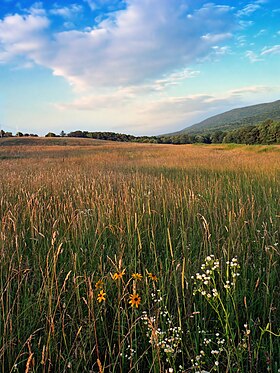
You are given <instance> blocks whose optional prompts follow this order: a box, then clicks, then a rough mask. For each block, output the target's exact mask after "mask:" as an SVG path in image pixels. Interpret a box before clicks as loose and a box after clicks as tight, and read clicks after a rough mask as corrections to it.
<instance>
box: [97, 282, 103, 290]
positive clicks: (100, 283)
mask: <svg viewBox="0 0 280 373" xmlns="http://www.w3.org/2000/svg"><path fill="white" fill-rule="evenodd" d="M103 285H104V282H103V281H102V280H98V281H97V282H96V284H95V289H97V290H98V289H101V288H102V287H103Z"/></svg>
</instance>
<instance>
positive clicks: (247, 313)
mask: <svg viewBox="0 0 280 373" xmlns="http://www.w3.org/2000/svg"><path fill="white" fill-rule="evenodd" d="M48 140H49V139H47V140H45V139H44V141H41V142H40V139H37V140H36V143H34V142H32V141H30V140H29V142H24V139H21V140H20V142H17V141H13V142H11V143H9V144H8V146H7V140H0V167H1V176H0V219H1V236H0V261H1V262H0V263H1V264H0V273H1V276H0V295H1V296H0V307H1V316H0V367H1V369H0V372H1V373H8V372H25V373H28V372H88V373H89V372H91V373H93V372H99V373H101V372H104V373H105V372H153V373H158V372H163V373H165V372H202V371H206V372H221V373H224V372H251V373H256V372H259V373H263V372H279V371H280V338H279V334H280V326H279V320H280V312H279V311H280V309H279V305H280V275H279V273H280V268H279V259H280V257H279V255H280V250H279V241H280V239H279V227H280V224H279V221H280V204H279V196H280V183H279V180H280V151H279V149H280V148H279V147H277V146H275V147H269V146H249V147H248V146H233V145H217V146H214V145H212V146H203V145H184V146H172V145H151V144H131V143H130V144H124V143H109V142H108V143H106V142H102V141H99V142H98V141H92V140H90V141H87V140H86V141H85V142H83V140H79V142H78V143H77V142H75V141H77V140H75V139H73V142H71V141H72V140H71V141H70V140H69V139H67V140H64V139H61V141H62V142H60V143H59V140H56V142H55V143H54V142H51V139H50V140H49V142H48V143H46V141H48ZM63 141H64V143H63ZM93 145H94V146H93Z"/></svg>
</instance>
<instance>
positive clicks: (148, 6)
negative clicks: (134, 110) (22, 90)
mask: <svg viewBox="0 0 280 373" xmlns="http://www.w3.org/2000/svg"><path fill="white" fill-rule="evenodd" d="M88 3H89V5H90V3H91V2H90V1H88ZM203 3H204V2H203ZM92 4H93V3H92ZM186 5H188V2H186V1H185V0H173V1H172V2H171V1H170V0H161V1H159V0H142V1H138V0H127V1H126V8H125V9H122V10H118V11H116V12H114V13H113V14H111V15H110V17H109V18H107V19H106V20H103V21H101V22H100V23H99V24H98V25H97V26H93V27H91V28H87V29H86V30H85V31H77V30H71V31H64V32H60V33H54V34H51V32H50V30H49V32H48V33H45V34H44V35H43V34H42V33H41V31H42V30H44V29H46V27H47V26H48V23H49V21H48V19H47V18H46V16H45V15H41V16H39V15H29V16H22V15H13V16H9V17H6V18H5V19H4V20H3V21H1V24H0V27H1V28H0V31H1V32H0V34H1V37H0V43H1V49H2V53H10V52H11V49H13V53H14V54H15V53H16V52H17V51H19V52H20V53H21V54H23V53H25V56H26V57H27V58H28V59H31V60H33V61H34V62H35V63H37V64H40V65H43V66H45V67H47V68H50V69H51V70H52V71H53V72H54V74H55V75H59V76H63V77H64V78H65V79H67V80H68V81H69V82H70V83H72V84H74V85H76V86H83V85H84V86H92V87H98V86H111V87H112V86H113V87H118V86H123V85H131V84H139V83H143V82H145V81H149V80H152V79H157V78H160V77H162V76H163V74H166V73H169V72H171V71H175V70H178V69H182V68H185V67H186V66H188V65H189V64H191V63H193V62H195V61H196V59H197V58H201V57H204V56H205V55H207V54H208V53H210V52H211V50H212V47H213V46H214V45H216V44H217V43H221V42H223V41H224V40H226V39H228V38H229V37H231V31H232V28H233V26H234V19H233V14H232V13H233V12H232V8H231V7H228V6H217V5H215V4H213V3H206V4H204V5H203V6H201V7H199V8H198V9H191V8H188V7H186ZM69 9H70V8H68V10H69ZM70 10H71V9H70ZM72 10H73V9H72ZM53 12H56V13H57V14H58V13H59V14H60V15H64V16H65V17H66V16H67V14H68V13H67V10H66V9H64V8H58V9H54V10H53ZM186 12H187V13H186ZM187 15H189V16H187ZM11 23H13V30H12V32H13V34H14V36H13V41H12V42H9V39H8V36H7V35H8V34H9V33H10V32H11V29H10V24H11ZM34 23H35V24H36V23H37V26H35V25H34ZM201 25H203V27H201ZM36 27H37V28H36ZM20 28H22V29H24V33H23V34H21V33H20V32H19V31H20ZM35 34H36V36H34V35H35ZM3 35H4V36H3ZM34 42H35V44H34ZM27 44H29V46H28V45H27ZM31 44H32V46H31ZM15 46H16V48H15ZM46 51H47V53H46Z"/></svg>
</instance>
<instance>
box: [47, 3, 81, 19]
mask: <svg viewBox="0 0 280 373" xmlns="http://www.w3.org/2000/svg"><path fill="white" fill-rule="evenodd" d="M82 11H83V7H82V6H81V5H79V4H71V5H70V6H68V7H62V8H59V7H54V8H53V9H51V10H50V14H53V15H56V16H60V17H63V18H67V19H71V18H73V17H75V16H76V15H77V14H80V13H82Z"/></svg>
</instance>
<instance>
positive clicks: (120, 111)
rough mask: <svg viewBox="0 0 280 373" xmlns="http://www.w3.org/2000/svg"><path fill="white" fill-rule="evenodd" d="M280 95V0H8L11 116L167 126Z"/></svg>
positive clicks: (2, 97) (0, 22)
mask: <svg viewBox="0 0 280 373" xmlns="http://www.w3.org/2000/svg"><path fill="white" fill-rule="evenodd" d="M278 99H280V2H279V0H252V1H247V0H213V1H211V0H210V1H203V0H80V1H78V0H76V1H75V0H73V1H72V0H68V1H65V0H57V1H37V2H36V1H35V2H34V1H30V0H19V1H16V0H15V1H13V0H0V127H1V128H2V129H3V130H5V131H11V132H13V133H14V134H15V133H16V132H18V131H21V132H28V133H37V134H39V135H45V134H46V133H48V132H50V131H51V132H55V133H57V134H59V133H60V132H61V131H62V130H63V131H65V132H66V133H69V132H70V131H74V130H85V131H92V132H94V131H113V132H121V133H128V134H133V135H159V134H164V133H170V132H174V131H177V130H181V129H183V128H185V127H188V126H189V125H192V124H194V123H197V122H199V121H201V120H203V119H205V118H207V117H209V116H212V115H215V114H218V113H221V112H224V111H227V110H230V109H233V108H237V107H242V106H247V105H253V104H257V103H263V102H270V101H275V100H278Z"/></svg>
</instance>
